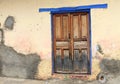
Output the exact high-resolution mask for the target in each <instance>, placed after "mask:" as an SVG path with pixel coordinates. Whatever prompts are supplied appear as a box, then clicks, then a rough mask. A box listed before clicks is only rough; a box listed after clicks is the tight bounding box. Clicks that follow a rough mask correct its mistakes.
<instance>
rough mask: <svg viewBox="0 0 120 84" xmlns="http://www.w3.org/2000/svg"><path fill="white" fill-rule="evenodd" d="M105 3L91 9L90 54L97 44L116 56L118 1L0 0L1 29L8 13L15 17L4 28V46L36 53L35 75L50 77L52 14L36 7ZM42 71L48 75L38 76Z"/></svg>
mask: <svg viewBox="0 0 120 84" xmlns="http://www.w3.org/2000/svg"><path fill="white" fill-rule="evenodd" d="M104 3H107V4H108V8H107V9H92V10H91V28H92V53H93V57H94V56H95V55H96V45H97V43H99V44H100V45H101V47H102V49H103V52H104V53H105V55H107V56H112V57H113V56H114V58H115V57H116V58H119V57H118V55H117V56H116V55H113V54H116V51H117V52H118V51H119V49H120V44H119V43H120V39H119V36H120V33H119V31H120V28H119V27H120V24H119V22H120V21H119V18H120V16H119V15H120V11H118V9H119V7H120V6H119V4H120V0H115V1H114V0H92V1H91V0H59V1H56V0H0V23H1V28H3V29H4V21H5V20H6V18H7V17H8V16H13V17H14V18H15V24H14V29H13V30H4V34H5V45H7V46H11V47H13V48H14V49H15V50H16V51H17V52H20V53H23V54H29V53H37V54H38V55H39V56H41V59H42V61H41V64H39V68H38V74H39V75H38V77H40V78H41V77H50V76H51V69H52V68H50V67H51V66H52V64H51V51H52V45H51V44H52V42H51V16H50V13H49V12H42V13H41V12H39V11H38V10H39V8H47V7H48V8H51V7H70V6H81V5H91V4H104ZM94 62H96V61H95V60H93V68H94V66H96V65H94ZM43 64H44V65H43ZM98 68H99V67H98ZM42 71H45V72H44V73H47V75H46V74H42V75H41V74H40V73H41V72H42ZM47 71H48V72H47ZM93 71H94V70H93Z"/></svg>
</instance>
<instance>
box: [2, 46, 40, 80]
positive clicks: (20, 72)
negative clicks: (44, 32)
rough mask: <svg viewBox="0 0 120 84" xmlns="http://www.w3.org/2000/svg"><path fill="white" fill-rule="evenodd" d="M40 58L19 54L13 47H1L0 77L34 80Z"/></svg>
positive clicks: (35, 55) (33, 55) (34, 55)
mask: <svg viewBox="0 0 120 84" xmlns="http://www.w3.org/2000/svg"><path fill="white" fill-rule="evenodd" d="M39 62H40V56H38V55H37V54H29V55H24V54H21V53H17V52H16V51H15V50H14V49H13V48H12V47H7V46H5V45H0V76H7V77H16V78H31V79H33V78H34V76H35V74H36V71H37V67H38V64H39Z"/></svg>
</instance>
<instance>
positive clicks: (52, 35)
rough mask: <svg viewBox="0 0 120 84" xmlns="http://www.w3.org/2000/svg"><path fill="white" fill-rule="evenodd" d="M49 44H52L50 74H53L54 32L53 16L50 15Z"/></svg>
mask: <svg viewBox="0 0 120 84" xmlns="http://www.w3.org/2000/svg"><path fill="white" fill-rule="evenodd" d="M51 42H52V53H51V54H52V74H53V73H54V64H55V63H54V31H53V15H52V14H51Z"/></svg>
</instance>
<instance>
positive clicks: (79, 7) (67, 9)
mask: <svg viewBox="0 0 120 84" xmlns="http://www.w3.org/2000/svg"><path fill="white" fill-rule="evenodd" d="M107 6H108V5H107V4H93V5H84V6H76V7H60V8H39V12H62V11H78V10H83V9H93V8H107Z"/></svg>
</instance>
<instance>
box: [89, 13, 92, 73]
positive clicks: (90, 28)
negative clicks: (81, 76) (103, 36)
mask: <svg viewBox="0 0 120 84" xmlns="http://www.w3.org/2000/svg"><path fill="white" fill-rule="evenodd" d="M91 31H92V27H91V11H90V13H89V34H90V35H89V36H90V74H92V32H91Z"/></svg>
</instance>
